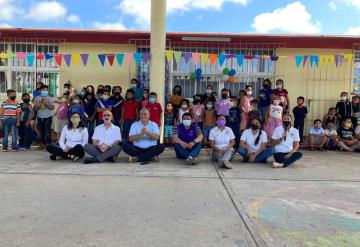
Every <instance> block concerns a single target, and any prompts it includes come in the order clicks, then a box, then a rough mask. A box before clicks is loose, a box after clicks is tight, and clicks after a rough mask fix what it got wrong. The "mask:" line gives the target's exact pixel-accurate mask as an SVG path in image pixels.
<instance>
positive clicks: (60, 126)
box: [54, 118, 68, 134]
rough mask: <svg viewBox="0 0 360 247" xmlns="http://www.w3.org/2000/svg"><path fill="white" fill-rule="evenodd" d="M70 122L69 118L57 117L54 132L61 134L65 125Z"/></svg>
mask: <svg viewBox="0 0 360 247" xmlns="http://www.w3.org/2000/svg"><path fill="white" fill-rule="evenodd" d="M67 124H68V120H67V119H57V118H56V119H55V123H54V132H55V133H57V134H60V133H61V131H62V130H63V128H64V127H65V125H67Z"/></svg>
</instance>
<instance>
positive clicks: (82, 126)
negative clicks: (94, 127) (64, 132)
mask: <svg viewBox="0 0 360 247" xmlns="http://www.w3.org/2000/svg"><path fill="white" fill-rule="evenodd" d="M75 114H77V115H79V117H80V122H79V125H78V128H79V129H80V128H84V123H83V121H82V119H81V115H80V113H78V112H73V113H72V114H71V115H70V117H69V119H70V118H71V117H72V116H74V115H75ZM67 127H68V130H71V129H72V128H73V124H72V122H71V120H70V121H69V123H68V126H67Z"/></svg>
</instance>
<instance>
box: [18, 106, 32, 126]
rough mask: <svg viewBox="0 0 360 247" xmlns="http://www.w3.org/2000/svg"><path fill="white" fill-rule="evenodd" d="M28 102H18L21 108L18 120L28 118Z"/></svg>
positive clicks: (26, 119)
mask: <svg viewBox="0 0 360 247" xmlns="http://www.w3.org/2000/svg"><path fill="white" fill-rule="evenodd" d="M29 106H30V104H26V103H20V108H21V116H20V121H24V122H26V121H28V120H29V118H30V108H29Z"/></svg>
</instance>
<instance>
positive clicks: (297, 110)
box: [293, 106, 308, 119]
mask: <svg viewBox="0 0 360 247" xmlns="http://www.w3.org/2000/svg"><path fill="white" fill-rule="evenodd" d="M293 113H294V116H295V118H296V119H304V118H305V117H306V114H307V113H308V110H307V108H306V106H303V107H299V106H295V107H294V109H293Z"/></svg>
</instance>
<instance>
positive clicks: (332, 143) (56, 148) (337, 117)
mask: <svg viewBox="0 0 360 247" xmlns="http://www.w3.org/2000/svg"><path fill="white" fill-rule="evenodd" d="M131 84H132V87H131V88H129V89H128V90H127V91H126V94H125V98H123V97H122V88H121V87H120V86H114V87H111V86H109V85H105V86H104V85H99V86H98V87H97V89H96V91H95V88H94V87H93V86H92V85H88V86H87V87H84V88H81V90H79V91H76V90H75V88H74V87H73V85H72V84H71V83H70V82H68V83H66V84H65V85H64V87H63V93H62V95H61V96H60V97H57V98H53V97H50V96H49V93H48V87H47V86H46V85H44V84H42V83H41V82H39V83H37V87H36V89H35V90H34V92H33V96H34V97H33V99H32V100H31V98H30V95H29V94H28V93H24V94H22V97H21V99H22V102H21V103H20V102H18V101H17V100H16V92H15V91H14V90H8V91H7V95H8V99H7V100H5V101H4V102H2V104H1V106H0V115H1V121H0V124H1V126H3V136H4V138H3V151H4V152H6V151H8V146H9V145H8V136H9V133H10V132H11V135H12V143H11V151H17V150H18V149H21V150H28V149H30V146H31V144H32V142H33V141H34V138H35V137H36V136H38V137H39V138H40V148H41V149H43V148H46V150H47V151H48V152H49V153H50V159H51V160H56V159H58V158H59V157H61V158H63V159H71V160H73V161H74V162H76V161H78V160H79V159H81V158H84V156H85V154H86V153H87V154H89V157H85V158H84V163H87V164H88V163H94V162H104V161H109V162H115V160H116V157H117V156H118V155H119V153H120V152H121V151H122V150H124V152H125V153H126V154H128V155H129V162H140V163H141V164H146V163H148V162H151V161H156V160H157V159H158V156H159V155H160V154H161V153H162V152H163V151H164V145H163V144H161V143H160V129H161V124H162V123H164V126H163V127H164V128H163V130H164V138H165V139H164V140H165V144H166V145H173V147H174V150H175V154H176V157H177V158H178V159H185V160H186V163H188V164H191V165H195V164H197V163H198V160H197V157H198V156H199V154H200V151H201V148H202V147H203V146H204V145H209V146H210V147H211V148H212V159H213V160H215V161H219V162H221V163H222V165H223V166H224V167H226V168H231V167H232V164H231V161H232V159H233V158H234V155H235V154H236V153H239V154H240V155H241V156H242V157H243V161H244V162H264V163H266V162H267V159H268V158H269V157H270V156H274V160H275V162H273V167H275V168H279V167H286V166H288V165H290V164H292V163H294V162H295V161H296V160H298V159H300V158H301V156H302V154H301V153H300V152H299V150H298V149H299V146H300V144H302V145H303V146H307V147H309V149H310V150H314V149H316V148H318V149H319V150H324V149H341V150H345V151H355V150H359V149H360V115H359V112H360V110H359V97H358V96H353V97H352V101H351V102H350V101H349V99H348V94H347V93H346V92H343V93H341V98H340V101H339V102H338V103H337V104H336V107H334V108H330V109H329V113H328V114H327V115H326V116H325V117H324V119H323V121H322V120H320V119H316V120H315V121H314V126H313V127H312V128H311V129H310V131H309V136H308V138H307V139H306V140H304V139H303V138H304V133H303V130H304V124H305V118H306V114H307V112H308V111H307V108H306V106H305V105H304V103H305V99H304V97H301V96H300V97H298V98H297V106H295V107H294V108H293V109H292V112H293V115H294V120H293V117H292V115H290V111H291V108H290V101H289V95H288V91H287V90H286V89H285V88H284V82H283V80H281V79H279V80H277V81H276V82H275V88H274V89H272V85H271V81H270V80H269V79H266V80H264V81H263V88H262V89H261V90H260V91H259V94H258V96H257V97H255V96H254V95H253V89H252V87H251V86H250V85H247V86H246V87H245V89H244V90H241V91H240V92H239V97H237V96H234V95H232V92H231V91H230V90H229V89H226V88H224V89H222V90H221V95H220V97H219V98H217V95H216V92H214V90H213V87H212V86H211V85H209V86H207V89H206V92H204V94H195V95H194V96H193V98H192V100H189V99H186V98H184V97H183V96H182V89H181V87H180V86H179V85H177V86H175V87H174V89H173V94H172V95H169V96H168V97H167V100H166V106H165V110H164V112H163V109H162V106H161V104H160V103H158V102H157V94H156V93H155V92H150V91H149V90H147V89H142V87H140V86H139V85H138V82H137V80H136V79H132V80H131ZM163 118H164V119H163ZM53 121H54V124H52V122H53ZM52 125H54V127H53V130H54V132H55V133H56V134H57V137H56V138H57V143H56V144H53V142H52ZM322 126H324V127H322ZM17 133H18V134H19V142H17Z"/></svg>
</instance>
